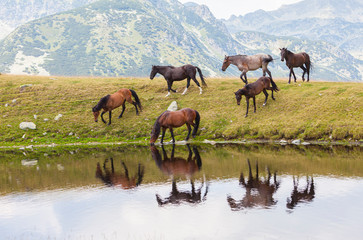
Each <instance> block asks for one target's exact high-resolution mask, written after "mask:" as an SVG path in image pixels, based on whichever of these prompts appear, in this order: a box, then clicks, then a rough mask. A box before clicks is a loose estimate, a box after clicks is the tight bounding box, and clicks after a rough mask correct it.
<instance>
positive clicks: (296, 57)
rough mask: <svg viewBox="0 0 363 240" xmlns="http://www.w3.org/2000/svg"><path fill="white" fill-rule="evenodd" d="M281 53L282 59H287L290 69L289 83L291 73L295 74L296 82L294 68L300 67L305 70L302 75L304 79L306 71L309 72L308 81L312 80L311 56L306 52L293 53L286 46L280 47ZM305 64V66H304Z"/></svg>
mask: <svg viewBox="0 0 363 240" xmlns="http://www.w3.org/2000/svg"><path fill="white" fill-rule="evenodd" d="M280 51H281V52H280V54H281V61H284V60H286V66H287V67H288V68H289V69H290V74H289V83H290V82H291V74H292V75H294V79H295V82H296V76H295V73H294V70H293V68H295V67H300V68H301V69H302V70H303V71H304V72H303V75H302V80H303V81H305V78H304V75H305V73H307V74H308V80H307V81H308V82H309V80H310V69H311V67H312V65H311V62H310V57H309V55H308V54H307V53H306V52H301V53H296V54H295V53H293V52H291V51H289V50H287V49H286V48H280ZM304 64H305V67H304Z"/></svg>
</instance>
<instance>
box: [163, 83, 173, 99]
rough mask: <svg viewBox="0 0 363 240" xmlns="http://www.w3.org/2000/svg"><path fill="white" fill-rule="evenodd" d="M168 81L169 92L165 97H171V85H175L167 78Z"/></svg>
mask: <svg viewBox="0 0 363 240" xmlns="http://www.w3.org/2000/svg"><path fill="white" fill-rule="evenodd" d="M167 82H168V94H166V96H165V97H169V96H170V90H171V85H173V83H172V82H170V81H169V80H167Z"/></svg>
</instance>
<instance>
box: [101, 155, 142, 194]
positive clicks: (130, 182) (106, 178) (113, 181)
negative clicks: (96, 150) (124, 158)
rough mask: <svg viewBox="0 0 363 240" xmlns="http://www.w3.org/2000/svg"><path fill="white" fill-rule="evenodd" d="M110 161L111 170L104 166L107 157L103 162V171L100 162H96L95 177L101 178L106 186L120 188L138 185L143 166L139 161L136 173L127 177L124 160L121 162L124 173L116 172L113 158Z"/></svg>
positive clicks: (140, 180) (127, 172)
mask: <svg viewBox="0 0 363 240" xmlns="http://www.w3.org/2000/svg"><path fill="white" fill-rule="evenodd" d="M110 161H111V171H110V170H109V169H108V168H107V167H106V163H107V162H108V159H106V160H105V161H104V163H103V169H104V173H103V172H102V169H101V166H100V163H97V169H96V177H97V178H99V179H101V180H102V181H103V182H104V183H105V184H106V185H107V186H110V187H111V186H119V187H121V188H122V189H131V188H135V187H137V186H139V185H140V184H141V182H142V179H143V177H144V167H143V166H142V165H141V164H140V163H139V166H138V171H137V174H136V175H135V176H134V177H131V178H130V177H129V171H128V169H127V167H126V164H125V163H124V162H121V164H122V166H123V168H124V172H125V173H116V172H115V168H114V165H113V158H110Z"/></svg>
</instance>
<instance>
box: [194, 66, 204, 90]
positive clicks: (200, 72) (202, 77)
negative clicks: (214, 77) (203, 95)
mask: <svg viewBox="0 0 363 240" xmlns="http://www.w3.org/2000/svg"><path fill="white" fill-rule="evenodd" d="M194 67H195V68H196V69H197V70H198V73H199V76H200V79H202V84H203V86H207V83H206V82H205V81H204V76H203V74H202V70H200V68H199V67H197V66H194Z"/></svg>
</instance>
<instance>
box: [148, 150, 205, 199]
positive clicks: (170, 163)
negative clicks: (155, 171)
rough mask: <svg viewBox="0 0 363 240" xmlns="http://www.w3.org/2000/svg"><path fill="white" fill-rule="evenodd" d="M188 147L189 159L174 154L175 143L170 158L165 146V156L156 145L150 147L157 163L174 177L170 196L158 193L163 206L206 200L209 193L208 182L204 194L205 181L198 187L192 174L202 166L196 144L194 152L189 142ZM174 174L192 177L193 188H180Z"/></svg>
mask: <svg viewBox="0 0 363 240" xmlns="http://www.w3.org/2000/svg"><path fill="white" fill-rule="evenodd" d="M187 147H188V151H189V154H188V158H187V159H185V158H183V157H175V156H174V150H175V145H173V149H172V152H171V156H170V158H168V156H167V153H166V152H165V149H164V146H162V150H163V158H162V157H161V155H160V153H159V150H158V149H157V148H156V147H155V146H151V147H150V149H151V153H152V157H153V159H154V160H155V163H156V165H157V166H158V167H159V169H160V170H161V171H162V172H163V173H164V174H165V175H168V176H170V177H171V178H172V191H171V192H170V194H169V197H166V198H161V197H160V195H159V194H156V200H157V202H158V204H159V206H163V205H166V204H177V205H179V204H180V203H182V202H186V203H191V204H196V203H200V202H202V201H205V200H206V196H207V194H208V184H206V189H205V193H204V194H203V196H202V188H203V185H204V182H202V184H201V186H200V187H199V188H197V189H196V188H195V186H194V181H193V178H192V176H193V175H194V174H195V173H196V172H198V171H200V169H201V167H202V160H201V158H200V155H199V152H198V149H197V147H196V146H193V152H192V151H191V149H190V146H189V144H187ZM193 153H194V157H193ZM174 176H185V177H187V178H190V184H191V188H192V190H191V191H180V190H178V188H177V184H176V180H175V178H174Z"/></svg>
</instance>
